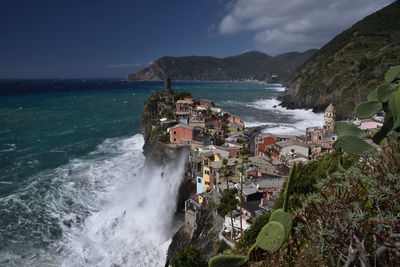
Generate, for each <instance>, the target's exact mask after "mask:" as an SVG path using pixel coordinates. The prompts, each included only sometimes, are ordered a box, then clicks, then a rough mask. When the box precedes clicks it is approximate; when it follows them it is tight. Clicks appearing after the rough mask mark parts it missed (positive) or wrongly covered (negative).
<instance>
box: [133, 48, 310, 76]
mask: <svg viewBox="0 0 400 267" xmlns="http://www.w3.org/2000/svg"><path fill="white" fill-rule="evenodd" d="M315 52H316V50H308V51H306V52H304V53H298V52H290V53H285V54H281V55H278V56H275V57H271V56H269V55H266V54H264V53H261V52H256V51H253V52H248V53H244V54H241V55H238V56H234V57H227V58H215V57H198V56H191V57H163V58H160V59H158V60H156V61H155V62H154V63H153V64H152V65H151V66H149V67H147V68H145V69H143V70H141V71H139V72H137V73H135V74H129V75H128V76H127V79H128V80H162V79H164V78H165V77H170V78H172V79H174V80H207V81H215V80H224V81H227V80H246V79H257V80H268V81H270V82H272V81H274V82H282V81H285V80H286V79H287V78H288V77H289V75H291V74H293V73H294V71H295V70H296V69H297V68H298V67H299V66H300V65H301V64H303V63H304V62H305V61H306V60H307V59H309V58H310V57H311V56H312V55H313V54H314V53H315ZM273 74H277V75H278V76H277V77H276V78H272V75H273Z"/></svg>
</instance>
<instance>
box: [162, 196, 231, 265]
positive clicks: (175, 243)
mask: <svg viewBox="0 0 400 267" xmlns="http://www.w3.org/2000/svg"><path fill="white" fill-rule="evenodd" d="M217 202H218V196H217V193H215V192H214V194H211V195H208V196H206V197H205V198H204V202H203V204H202V206H201V208H200V210H199V211H198V212H197V213H196V216H195V218H194V219H193V220H194V221H193V225H189V224H185V225H183V226H182V227H181V228H180V229H179V231H178V232H177V233H176V234H175V235H174V237H173V238H172V242H171V244H170V246H169V248H168V253H167V262H168V261H169V260H171V259H172V257H173V256H174V254H175V253H176V252H178V251H181V250H184V249H186V248H187V247H189V246H191V245H194V246H195V247H197V248H199V249H200V250H201V251H202V254H203V255H204V256H205V257H206V259H207V260H209V259H210V258H211V257H212V256H214V255H215V252H214V244H215V242H216V241H217V240H218V239H219V232H220V231H221V229H222V225H223V223H224V219H223V218H222V217H220V216H219V215H217V214H216V212H215V209H216V207H217V204H218V203H217Z"/></svg>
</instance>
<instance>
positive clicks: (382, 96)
mask: <svg viewBox="0 0 400 267" xmlns="http://www.w3.org/2000/svg"><path fill="white" fill-rule="evenodd" d="M396 87H397V86H396V84H393V83H384V84H382V85H381V86H379V87H378V88H377V89H376V90H377V96H378V100H379V101H381V102H386V101H388V100H389V98H390V96H391V95H392V92H393V91H394V90H396Z"/></svg>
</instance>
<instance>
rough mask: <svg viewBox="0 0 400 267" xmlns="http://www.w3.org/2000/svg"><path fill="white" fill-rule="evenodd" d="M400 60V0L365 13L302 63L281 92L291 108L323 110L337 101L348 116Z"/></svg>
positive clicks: (337, 104) (285, 103) (283, 99)
mask: <svg viewBox="0 0 400 267" xmlns="http://www.w3.org/2000/svg"><path fill="white" fill-rule="evenodd" d="M399 64H400V3H399V1H397V2H395V3H393V4H391V5H389V6H387V7H385V8H383V9H381V10H379V11H377V12H375V13H374V14H372V15H369V16H367V17H365V18H364V19H363V20H361V21H359V22H357V23H356V24H354V25H353V26H352V27H351V28H350V29H348V30H346V31H344V32H342V33H341V34H339V35H338V36H336V37H335V38H334V39H333V40H332V41H330V42H329V43H328V44H326V45H325V46H324V47H322V48H321V50H320V51H318V52H317V53H316V54H315V55H314V56H313V57H312V58H311V59H310V60H309V61H308V62H306V63H305V64H304V65H302V66H301V67H300V68H299V69H298V70H297V71H296V73H295V74H294V75H293V77H292V78H291V79H290V80H289V81H288V83H287V87H288V88H289V89H288V90H287V91H286V92H284V93H283V94H282V95H281V96H280V100H281V101H282V105H283V106H286V107H289V108H313V109H314V111H322V110H324V109H325V107H326V106H327V105H329V103H333V104H334V106H335V108H336V110H337V113H338V116H339V118H341V119H343V118H348V117H350V116H352V112H353V110H354V107H355V105H356V104H357V103H359V102H361V101H363V100H364V99H365V97H366V95H367V94H368V93H369V92H370V91H371V90H372V89H374V88H375V87H376V86H377V85H378V84H380V83H381V81H382V79H383V76H384V74H385V73H386V71H387V70H388V69H389V67H391V66H393V65H399Z"/></svg>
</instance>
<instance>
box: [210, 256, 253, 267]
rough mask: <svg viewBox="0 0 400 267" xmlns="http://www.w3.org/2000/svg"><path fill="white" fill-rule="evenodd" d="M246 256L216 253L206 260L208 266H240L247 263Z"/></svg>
mask: <svg viewBox="0 0 400 267" xmlns="http://www.w3.org/2000/svg"><path fill="white" fill-rule="evenodd" d="M247 261H248V258H247V257H246V256H237V255H218V256H215V257H213V258H211V260H210V261H209V262H208V266H209V267H240V266H243V265H245V264H246V263H247Z"/></svg>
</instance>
